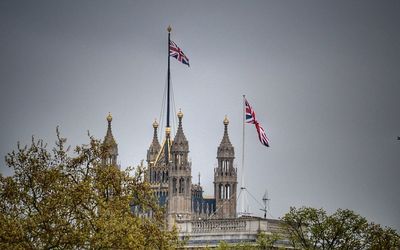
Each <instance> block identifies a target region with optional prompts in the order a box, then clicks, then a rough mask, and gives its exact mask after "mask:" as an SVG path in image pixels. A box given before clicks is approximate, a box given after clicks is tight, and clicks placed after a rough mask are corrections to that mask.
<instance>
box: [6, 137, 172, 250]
mask: <svg viewBox="0 0 400 250" xmlns="http://www.w3.org/2000/svg"><path fill="white" fill-rule="evenodd" d="M57 137H58V140H57V142H56V146H55V147H54V148H53V149H52V150H48V149H47V148H46V146H45V145H43V142H42V140H34V139H32V144H31V145H30V146H29V147H28V146H25V147H20V145H18V148H17V150H15V151H13V152H11V153H9V154H8V155H7V156H6V163H7V165H8V166H9V167H11V168H13V170H14V175H13V176H11V177H4V176H2V175H0V212H1V213H0V228H2V230H0V249H51V248H55V249H65V248H67V249H89V248H90V249H101V248H107V249H109V248H113V249H116V248H119V249H172V248H174V247H176V246H178V237H177V232H176V230H174V231H172V232H169V231H167V230H165V223H164V215H163V211H162V210H161V209H160V208H159V207H158V205H157V203H156V201H155V199H154V197H153V195H152V194H151V192H150V187H149V185H148V183H146V182H144V181H143V169H142V168H141V167H138V168H137V169H136V172H134V171H133V169H132V168H128V169H126V170H120V169H119V168H118V167H117V166H112V165H108V166H104V165H102V164H101V159H102V157H104V152H105V151H106V150H105V148H104V147H103V145H102V144H101V143H100V141H98V140H95V139H93V138H90V144H89V145H82V146H77V147H76V148H75V150H74V154H73V156H70V154H69V153H68V149H66V148H65V143H66V140H65V139H64V138H61V137H60V135H59V133H58V131H57ZM132 173H133V174H132ZM131 205H135V206H136V207H140V209H141V210H142V211H151V212H152V215H153V216H152V217H151V218H145V217H143V216H139V214H137V213H136V214H134V213H132V212H131Z"/></svg>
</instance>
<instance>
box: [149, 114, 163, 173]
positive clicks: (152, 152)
mask: <svg viewBox="0 0 400 250" xmlns="http://www.w3.org/2000/svg"><path fill="white" fill-rule="evenodd" d="M153 129H154V133H153V141H152V142H151V144H150V147H149V149H148V150H147V165H148V166H150V165H153V164H154V162H155V160H156V157H157V155H158V152H159V151H160V149H161V145H160V142H159V141H158V137H157V129H158V123H157V121H154V122H153Z"/></svg>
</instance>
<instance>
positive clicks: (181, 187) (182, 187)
mask: <svg viewBox="0 0 400 250" xmlns="http://www.w3.org/2000/svg"><path fill="white" fill-rule="evenodd" d="M184 192H185V179H183V178H180V179H179V193H180V194H182V193H184Z"/></svg>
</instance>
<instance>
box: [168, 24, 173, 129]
mask: <svg viewBox="0 0 400 250" xmlns="http://www.w3.org/2000/svg"><path fill="white" fill-rule="evenodd" d="M171 30H172V28H171V26H168V28H167V31H168V83H167V85H168V86H167V130H168V129H169V127H170V124H169V115H170V114H169V109H170V103H169V102H170V79H171V73H170V70H169V68H170V56H169V45H170V44H171ZM167 132H168V131H167Z"/></svg>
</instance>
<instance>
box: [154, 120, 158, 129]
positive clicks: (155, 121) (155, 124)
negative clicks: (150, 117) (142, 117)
mask: <svg viewBox="0 0 400 250" xmlns="http://www.w3.org/2000/svg"><path fill="white" fill-rule="evenodd" d="M153 128H158V122H157V119H154V122H153Z"/></svg>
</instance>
